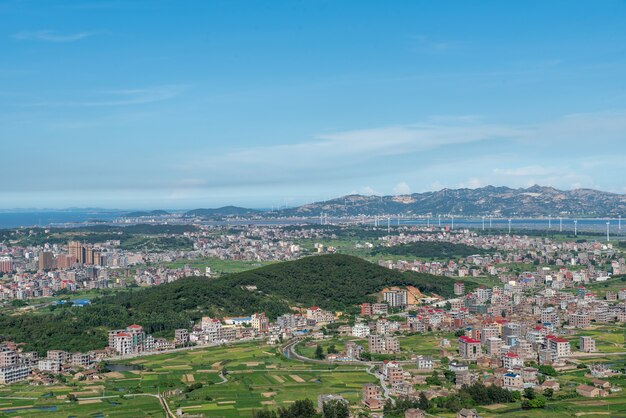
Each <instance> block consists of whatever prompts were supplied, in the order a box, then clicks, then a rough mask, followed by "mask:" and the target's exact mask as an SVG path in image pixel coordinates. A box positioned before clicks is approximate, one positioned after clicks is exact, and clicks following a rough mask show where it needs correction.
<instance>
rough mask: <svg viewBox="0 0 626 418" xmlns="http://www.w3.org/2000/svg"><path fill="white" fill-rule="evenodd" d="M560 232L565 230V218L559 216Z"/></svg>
mask: <svg viewBox="0 0 626 418" xmlns="http://www.w3.org/2000/svg"><path fill="white" fill-rule="evenodd" d="M559 232H563V218H561V217H560V216H559Z"/></svg>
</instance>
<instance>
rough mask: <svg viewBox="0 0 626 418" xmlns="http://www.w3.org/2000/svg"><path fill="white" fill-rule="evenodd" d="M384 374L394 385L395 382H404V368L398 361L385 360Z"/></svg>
mask: <svg viewBox="0 0 626 418" xmlns="http://www.w3.org/2000/svg"><path fill="white" fill-rule="evenodd" d="M383 376H384V377H385V379H387V380H388V381H389V383H390V384H392V385H393V384H394V383H398V382H402V380H403V379H404V377H403V376H404V370H403V369H402V366H401V365H400V364H398V362H395V361H385V363H384V364H383Z"/></svg>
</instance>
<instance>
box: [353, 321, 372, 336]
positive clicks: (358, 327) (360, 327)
mask: <svg viewBox="0 0 626 418" xmlns="http://www.w3.org/2000/svg"><path fill="white" fill-rule="evenodd" d="M368 335H370V327H369V326H368V325H367V324H363V323H358V324H354V326H353V327H352V336H353V337H358V338H365V337H367V336H368Z"/></svg>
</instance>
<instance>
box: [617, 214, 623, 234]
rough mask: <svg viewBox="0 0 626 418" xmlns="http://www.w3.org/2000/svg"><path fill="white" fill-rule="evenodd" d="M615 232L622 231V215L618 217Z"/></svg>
mask: <svg viewBox="0 0 626 418" xmlns="http://www.w3.org/2000/svg"><path fill="white" fill-rule="evenodd" d="M617 230H618V231H621V230H622V215H620V216H619V218H618V221H617Z"/></svg>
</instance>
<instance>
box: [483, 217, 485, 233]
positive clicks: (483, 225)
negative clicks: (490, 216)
mask: <svg viewBox="0 0 626 418" xmlns="http://www.w3.org/2000/svg"><path fill="white" fill-rule="evenodd" d="M484 230H485V217H484V216H483V231H484Z"/></svg>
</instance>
